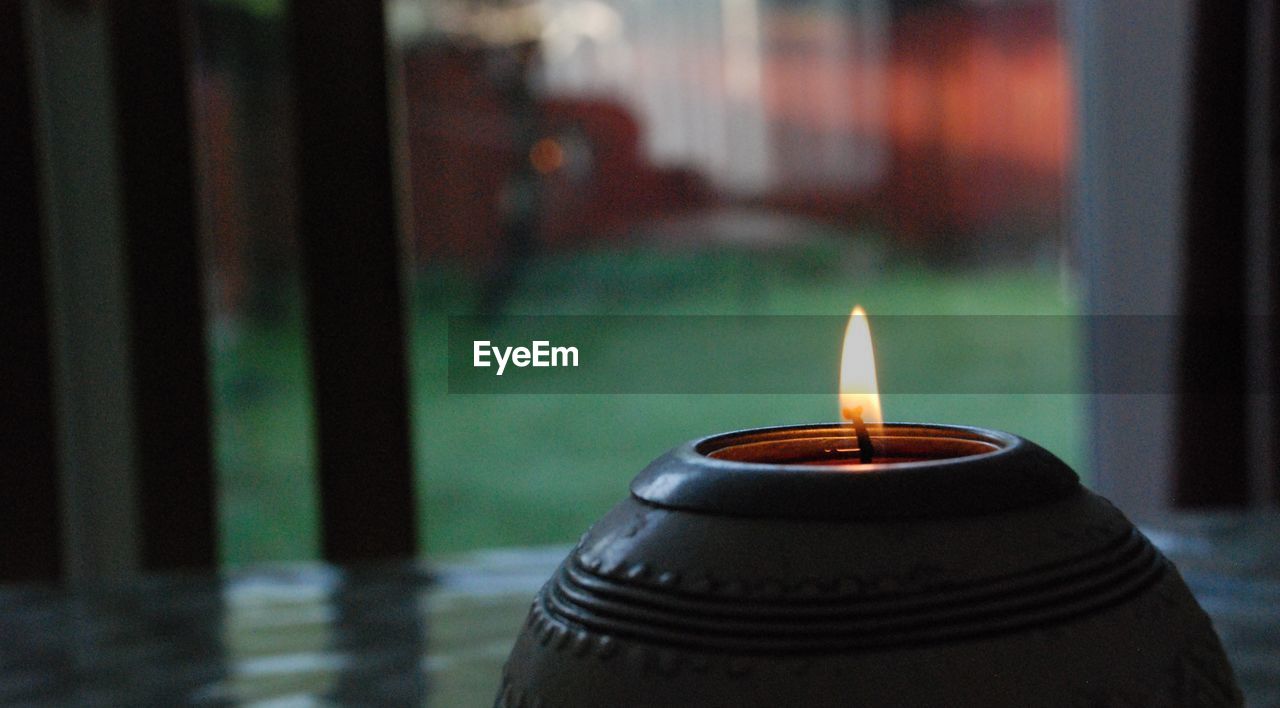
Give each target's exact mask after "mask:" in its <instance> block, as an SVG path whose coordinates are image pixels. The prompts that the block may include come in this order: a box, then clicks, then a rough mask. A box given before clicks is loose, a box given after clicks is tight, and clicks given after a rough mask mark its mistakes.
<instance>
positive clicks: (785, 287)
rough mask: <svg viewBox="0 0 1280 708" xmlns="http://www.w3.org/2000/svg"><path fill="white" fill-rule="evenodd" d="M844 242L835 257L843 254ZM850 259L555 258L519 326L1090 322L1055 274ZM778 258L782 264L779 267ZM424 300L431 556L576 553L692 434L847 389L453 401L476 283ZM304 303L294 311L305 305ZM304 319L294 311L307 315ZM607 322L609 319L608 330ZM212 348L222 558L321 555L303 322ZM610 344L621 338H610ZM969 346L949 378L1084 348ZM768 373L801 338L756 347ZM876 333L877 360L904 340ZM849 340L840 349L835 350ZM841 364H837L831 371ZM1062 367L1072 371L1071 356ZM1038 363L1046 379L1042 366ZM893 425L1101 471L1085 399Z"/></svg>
mask: <svg viewBox="0 0 1280 708" xmlns="http://www.w3.org/2000/svg"><path fill="white" fill-rule="evenodd" d="M832 248H835V247H832ZM845 251H847V248H845V249H844V250H839V251H838V252H837V250H832V249H824V248H808V249H798V250H795V252H789V253H787V254H785V255H784V256H781V257H777V256H771V257H769V258H761V257H760V256H758V255H757V256H748V255H743V254H724V253H713V252H696V251H695V252H669V251H656V250H645V249H632V250H627V251H613V252H607V253H605V252H601V253H579V254H574V255H561V256H554V257H546V258H543V259H539V260H538V261H537V262H536V263H535V264H534V265H533V266H532V267H531V268H529V269H528V270H527V272H526V273H524V275H523V276H522V279H521V285H520V287H519V288H518V289H517V292H516V294H515V295H514V297H513V299H512V302H511V306H510V311H511V312H512V313H515V314H557V315H558V314H770V315H777V314H827V315H829V314H843V313H847V312H848V311H849V308H850V307H851V306H852V304H853V303H855V302H858V303H861V304H862V305H864V306H865V307H866V308H867V310H868V311H869V312H870V313H871V314H872V315H873V316H874V315H887V314H928V315H947V314H962V315H974V314H1054V315H1060V314H1074V313H1075V311H1076V306H1075V303H1074V300H1073V298H1072V296H1071V294H1070V292H1069V288H1067V287H1065V286H1064V285H1063V282H1064V279H1063V278H1061V277H1060V275H1059V273H1058V271H1057V270H1056V269H1054V268H1052V267H1045V268H1037V267H1018V268H1008V269H997V270H954V271H953V270H936V269H929V268H924V267H921V266H913V265H903V264H897V265H893V264H885V263H883V262H878V261H874V260H873V261H872V262H866V261H854V262H850V260H849V259H848V258H841V257H839V256H840V254H841V253H844V252H845ZM766 263H767V265H766ZM415 280H416V283H415V285H416V287H415V289H414V293H415V294H414V296H413V298H412V302H413V307H412V324H411V337H412V341H411V348H410V357H411V369H412V373H411V376H412V383H411V385H412V416H413V426H414V438H415V439H414V443H415V447H416V451H415V454H416V463H417V470H418V478H419V480H418V481H419V484H418V495H419V499H418V503H419V509H420V510H421V519H422V523H421V525H420V529H421V533H422V541H423V544H424V547H425V548H426V549H427V551H428V553H437V554H438V553H451V552H456V551H462V550H468V549H474V548H479V547H486V546H519V545H536V544H543V543H565V542H571V541H572V540H573V539H575V538H576V537H577V536H578V534H580V533H581V532H582V531H584V530H585V529H586V527H587V525H588V524H590V523H591V521H593V520H594V519H596V518H597V517H599V516H600V515H601V514H602V513H603V512H604V511H605V510H606V509H607V508H608V507H609V506H611V505H612V504H613V503H615V502H616V501H617V500H618V499H620V498H622V496H623V495H624V494H626V490H627V482H628V480H630V478H631V477H632V476H634V475H635V473H636V472H638V471H639V470H640V469H641V468H642V467H643V466H644V465H645V464H646V463H647V462H648V461H649V460H651V459H652V458H654V457H655V456H657V455H659V454H660V453H662V452H663V451H665V450H666V449H668V448H670V447H672V446H674V445H676V444H679V443H681V442H683V441H685V440H688V439H690V438H693V437H698V436H702V435H707V434H711V433H715V432H720V431H725V430H732V429H736V428H744V427H751V426H759V425H780V424H788V423H802V422H814V421H827V420H832V419H834V418H835V417H836V413H835V410H836V403H835V395H834V392H833V393H832V394H831V395H824V396H816V395H778V396H774V395H714V396H692V395H596V394H593V395H570V394H559V395H447V394H446V378H445V375H446V361H445V357H444V351H445V346H444V344H445V341H446V339H445V333H446V323H447V317H448V316H449V315H450V314H457V315H462V314H471V313H470V309H469V308H470V307H471V303H472V302H473V301H474V299H475V295H476V284H475V282H473V281H472V280H470V279H468V278H466V277H464V276H462V275H459V274H457V273H453V272H448V273H446V272H436V271H424V272H420V273H419V274H418V275H417V277H416V279H415ZM295 309H296V308H295ZM295 315H296V313H295ZM601 322H602V325H601V326H602V327H605V328H607V327H608V324H607V323H608V320H607V319H602V320H601ZM226 329H227V332H225V333H223V334H222V335H220V336H219V337H218V338H217V339H216V341H215V346H214V349H215V356H214V376H215V391H216V401H215V404H216V405H215V414H216V418H217V430H218V434H217V455H218V464H219V468H220V474H221V503H222V533H223V541H224V543H223V549H224V550H223V556H224V559H225V561H226V562H228V563H233V564H234V563H243V562H249V561H262V560H284V559H297V558H313V557H315V556H316V555H317V549H318V540H317V532H316V523H317V514H316V505H315V486H314V483H313V481H312V479H311V474H312V465H313V452H312V447H311V446H312V428H311V420H310V417H309V415H310V413H309V406H310V398H309V392H308V385H307V382H306V379H307V373H306V369H305V365H304V356H303V355H304V349H305V347H304V340H303V334H302V327H301V324H300V318H299V317H297V316H293V317H284V318H276V319H275V320H274V324H272V323H268V322H266V321H254V320H247V321H239V322H236V323H234V325H233V326H229V327H227V328H226ZM601 336H605V337H607V336H608V332H607V331H605V332H602V333H601ZM936 336H937V337H943V338H953V339H954V340H955V341H954V342H952V343H951V344H952V345H953V346H949V347H948V350H949V351H953V352H954V360H949V362H948V364H949V367H948V368H949V370H950V373H949V374H948V375H956V376H966V377H975V379H974V380H980V381H991V380H996V381H998V380H1001V377H1008V376H1022V377H1025V376H1034V375H1036V372H1037V371H1042V370H1043V368H1044V367H1045V366H1046V364H1045V362H1046V361H1049V360H1053V361H1055V362H1060V361H1061V359H1062V357H1061V355H1060V353H1059V354H1058V355H1057V356H1056V357H1049V356H1048V354H1049V353H1050V352H1051V350H1052V351H1053V352H1060V351H1061V349H1062V348H1063V347H1065V348H1066V349H1067V350H1068V351H1072V352H1076V353H1077V355H1076V356H1075V357H1073V358H1071V362H1072V363H1071V366H1070V368H1071V371H1069V372H1068V373H1067V374H1066V375H1067V376H1068V377H1069V379H1070V380H1078V378H1077V377H1078V376H1079V364H1080V359H1081V356H1080V353H1081V352H1082V349H1081V346H1080V341H1079V339H1078V334H1077V333H1075V332H1065V333H1064V337H1065V341H1052V342H1043V343H1037V344H1036V346H1034V347H1027V346H1026V343H1025V342H1020V343H1010V345H1009V347H1008V348H1007V350H1002V351H1001V352H1000V356H994V357H992V356H967V355H966V352H967V351H969V350H970V349H971V347H967V346H966V341H967V340H968V339H969V338H970V337H971V336H973V333H966V332H960V331H951V332H949V331H941V332H938V333H936ZM758 346H759V347H760V352H759V357H760V360H762V361H769V360H774V359H779V360H785V359H786V354H787V352H786V348H787V344H786V342H781V341H768V340H763V341H760V342H758ZM895 346H898V347H900V348H904V347H909V346H910V343H902V342H899V343H894V342H883V341H877V348H878V349H879V350H880V357H881V359H882V361H881V367H882V368H883V367H884V366H885V362H884V359H885V357H886V355H888V356H892V352H893V350H894V347H895ZM838 347H839V342H834V341H833V342H832V348H833V358H834V352H835V350H836V348H838ZM823 365H825V364H823ZM1054 365H1055V366H1058V365H1059V364H1057V363H1055V364H1054ZM1038 367H1039V368H1038ZM884 408H885V415H886V417H887V418H888V419H890V420H913V421H931V422H953V423H965V424H971V425H980V426H988V427H993V428H999V429H1003V430H1008V431H1011V432H1015V433H1019V434H1022V435H1024V436H1026V437H1028V438H1031V439H1033V440H1035V441H1036V442H1038V443H1040V444H1041V445H1043V446H1044V447H1046V448H1048V449H1049V450H1051V451H1052V452H1054V453H1056V454H1057V455H1059V456H1060V457H1062V458H1063V459H1064V460H1066V461H1067V462H1068V463H1069V464H1071V465H1072V466H1074V467H1075V468H1076V470H1077V471H1079V472H1081V474H1082V476H1085V478H1086V479H1087V478H1088V470H1086V469H1085V468H1084V463H1085V459H1084V456H1083V451H1082V445H1081V430H1082V428H1083V419H1082V417H1083V411H1084V401H1083V397H1082V396H1077V395H958V394H953V395H901V394H898V395H886V396H885V398H884Z"/></svg>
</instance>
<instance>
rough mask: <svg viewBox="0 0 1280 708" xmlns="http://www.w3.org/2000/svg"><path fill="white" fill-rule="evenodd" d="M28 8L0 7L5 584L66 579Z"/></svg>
mask: <svg viewBox="0 0 1280 708" xmlns="http://www.w3.org/2000/svg"><path fill="white" fill-rule="evenodd" d="M22 10H23V3H22V2H20V1H19V0H0V165H3V166H4V167H3V169H0V215H2V216H0V222H2V223H3V224H4V226H3V229H4V236H3V237H0V283H3V284H4V285H3V290H4V294H3V296H0V332H2V333H3V335H0V460H3V463H0V464H3V467H4V469H5V470H7V472H6V474H5V491H4V493H3V494H0V582H4V581H16V580H54V579H56V578H58V577H59V576H60V575H61V566H62V541H61V536H60V534H59V530H58V527H59V521H60V515H61V512H60V510H59V499H58V495H59V488H58V474H57V466H56V458H57V454H56V449H57V441H56V439H55V435H56V433H55V430H56V426H57V421H56V419H55V417H54V407H53V371H52V363H51V362H52V358H51V356H52V352H51V350H50V341H51V340H50V334H51V328H50V326H49V313H50V310H49V303H48V302H47V300H46V294H45V288H46V287H47V273H46V268H45V261H44V248H43V242H42V239H41V233H42V229H43V223H42V216H41V209H40V197H41V195H40V184H39V180H40V175H39V171H38V167H37V164H38V163H37V159H36V154H37V148H36V129H35V120H34V113H33V104H32V96H33V92H32V86H31V76H30V71H29V70H30V66H29V62H28V56H29V54H28V51H29V43H28V36H27V27H28V25H27V23H26V18H25V17H24V16H23V11H22Z"/></svg>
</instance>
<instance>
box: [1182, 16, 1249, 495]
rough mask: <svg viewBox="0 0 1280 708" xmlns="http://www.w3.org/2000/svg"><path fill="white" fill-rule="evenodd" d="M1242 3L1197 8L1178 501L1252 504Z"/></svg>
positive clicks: (1244, 24)
mask: <svg viewBox="0 0 1280 708" xmlns="http://www.w3.org/2000/svg"><path fill="white" fill-rule="evenodd" d="M1248 14H1249V13H1248V3H1223V2H1213V1H1212V0H1199V1H1198V2H1196V3H1195V11H1194V18H1195V25H1194V30H1193V40H1192V41H1193V45H1192V59H1191V61H1192V64H1191V72H1192V74H1191V82H1192V83H1191V114H1190V121H1191V125H1190V131H1191V132H1190V141H1189V148H1190V153H1189V157H1188V163H1187V171H1188V179H1187V182H1186V207H1185V208H1186V248H1185V251H1184V254H1185V258H1184V261H1183V263H1184V273H1185V275H1184V279H1183V285H1184V289H1183V302H1182V328H1181V329H1182V334H1181V351H1180V361H1179V365H1178V366H1179V371H1178V383H1177V386H1178V388H1177V390H1178V416H1177V420H1178V429H1177V436H1178V444H1177V465H1178V467H1177V471H1176V479H1175V485H1174V500H1175V502H1176V503H1177V504H1178V505H1179V506H1192V507H1206V506H1242V505H1244V504H1246V503H1248V501H1249V477H1248V464H1249V460H1250V456H1249V454H1248V436H1249V428H1248V425H1247V420H1246V411H1247V410H1248V401H1247V400H1246V387H1247V383H1248V357H1247V346H1246V345H1247V339H1246V337H1247V334H1248V332H1247V329H1246V325H1247V322H1248V317H1247V312H1248V303H1247V301H1246V267H1245V266H1246V260H1245V259H1246V254H1247V248H1248V228H1247V224H1248V212H1247V208H1248V199H1247V189H1248V184H1249V179H1248V162H1247V157H1248V141H1247V130H1246V126H1247V124H1248V100H1247V99H1248V86H1249V81H1248V76H1249V60H1248V53H1249V49H1248V47H1249V39H1250V38H1249V32H1248Z"/></svg>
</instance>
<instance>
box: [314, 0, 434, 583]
mask: <svg viewBox="0 0 1280 708" xmlns="http://www.w3.org/2000/svg"><path fill="white" fill-rule="evenodd" d="M290 22H291V25H292V27H291V29H292V33H293V35H292V40H293V55H294V62H295V64H294V66H295V82H296V84H295V86H296V89H295V90H296V96H297V107H296V120H297V130H296V131H295V134H296V136H297V149H298V159H297V162H296V164H297V168H298V197H299V236H300V240H301V247H302V254H303V264H304V269H305V277H306V295H307V305H308V327H309V333H310V346H311V365H312V369H313V371H312V376H313V381H314V395H315V406H316V416H317V425H316V431H317V439H318V445H319V455H318V458H319V468H320V469H319V476H320V495H321V499H320V504H321V517H322V524H323V531H322V533H323V548H324V554H325V557H326V558H327V559H329V560H333V561H337V562H348V561H355V560H362V559H371V558H390V557H400V556H408V555H412V554H413V553H414V551H415V545H416V543H415V541H416V532H415V528H414V523H415V517H414V495H413V480H412V468H411V454H410V447H409V422H408V392H407V390H406V386H407V377H406V367H405V351H404V347H405V342H404V337H405V332H404V319H403V318H404V312H403V302H402V299H401V290H400V279H401V272H400V242H399V237H398V233H397V228H396V218H395V202H394V188H393V187H394V184H393V173H392V160H391V142H390V125H389V112H388V106H387V71H386V54H385V33H384V20H383V7H382V3H381V2H350V1H349V0H305V1H303V0H298V1H297V2H294V3H292V6H291V7H290Z"/></svg>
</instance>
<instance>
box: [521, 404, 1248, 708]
mask: <svg viewBox="0 0 1280 708" xmlns="http://www.w3.org/2000/svg"><path fill="white" fill-rule="evenodd" d="M869 433H870V437H871V440H872V441H873V444H874V448H875V456H874V458H873V459H872V461H871V462H870V463H869V464H862V463H858V462H857V461H856V459H857V458H856V456H855V457H851V456H850V455H851V452H850V451H851V449H852V447H851V446H853V445H856V438H854V436H853V434H852V432H851V428H850V427H849V426H847V425H839V424H833V425H815V426H796V427H784V428H767V429H760V430H749V431H743V432H738V433H729V434H726V435H719V436H715V437H711V438H705V439H702V440H697V441H694V442H691V443H688V444H685V445H683V446H681V447H678V448H676V449H674V450H672V451H671V452H669V453H667V454H666V455H664V456H663V457H661V458H659V459H657V460H656V461H654V462H653V463H652V464H650V465H649V467H647V468H646V469H645V470H644V471H642V472H641V473H640V475H639V476H637V477H636V478H635V480H634V481H633V482H632V483H631V495H630V497H628V498H627V499H624V500H623V501H622V502H620V503H619V504H618V505H617V506H615V507H614V508H613V509H612V510H611V511H610V512H609V513H608V514H607V515H605V517H604V518H603V519H601V520H600V521H599V522H597V523H596V524H595V526H594V527H592V529H591V530H590V531H589V532H587V534H586V535H584V536H583V538H582V540H581V542H580V543H579V544H578V545H577V547H576V548H574V550H573V552H572V553H570V555H569V557H568V558H566V559H565V561H564V562H563V564H562V565H561V566H560V568H559V569H558V570H557V571H556V573H555V575H554V576H553V577H552V578H551V580H550V581H548V583H547V584H546V586H544V587H543V589H542V590H541V591H540V592H539V594H538V596H537V598H536V599H535V601H534V603H533V607H532V609H531V610H530V612H529V616H528V619H527V621H526V623H525V626H524V629H523V631H522V632H521V634H520V636H519V638H518V640H517V641H516V645H515V648H514V649H513V650H512V652H511V656H510V658H509V660H508V663H507V665H506V668H505V671H504V675H503V682H502V687H501V689H500V692H499V696H498V699H497V705H498V706H500V707H504V708H516V707H525V706H544V707H546V708H552V707H555V706H611V707H621V706H662V707H664V708H668V707H671V706H734V707H735V708H737V707H741V706H770V707H776V706H956V705H972V706H1019V707H1022V706H1033V705H1034V706H1050V705H1052V706H1058V705H1061V706H1182V705H1196V706H1201V705H1215V706H1216V705H1239V704H1240V703H1241V696H1240V692H1239V690H1238V688H1237V687H1236V684H1235V680H1234V678H1233V675H1232V672H1231V668H1230V666H1229V665H1228V663H1227V661H1226V658H1225V656H1224V654H1223V652H1222V648H1221V646H1220V644H1219V642H1218V639H1217V637H1216V636H1215V634H1214V633H1213V629H1212V627H1211V626H1210V623H1209V620H1208V618H1207V617H1206V615H1205V614H1204V612H1203V611H1202V610H1201V609H1200V607H1199V606H1198V605H1197V604H1196V602H1195V600H1194V599H1193V598H1192V596H1191V594H1190V593H1189V592H1188V591H1187V589H1186V586H1185V585H1184V584H1183V581H1182V579H1181V577H1180V576H1179V575H1178V573H1177V571H1176V570H1175V569H1174V568H1173V567H1172V565H1171V564H1170V563H1169V562H1168V561H1167V560H1165V558H1164V557H1163V556H1161V554H1160V553H1159V552H1158V551H1157V550H1156V549H1155V548H1154V547H1153V546H1152V545H1151V544H1150V543H1149V542H1148V541H1147V539H1146V538H1145V537H1143V536H1142V534H1141V533H1139V532H1138V531H1137V530H1136V529H1135V528H1134V526H1133V525H1132V524H1131V523H1130V522H1129V521H1128V520H1127V519H1126V518H1125V517H1124V515H1123V514H1121V513H1120V512H1119V511H1117V510H1116V509H1115V508H1114V507H1113V506H1111V504H1110V503H1108V502H1107V501H1106V500H1105V499H1103V498H1101V497H1099V496H1097V495H1095V494H1093V493H1091V492H1089V491H1087V490H1086V489H1084V488H1083V487H1082V486H1080V484H1079V481H1078V479H1077V477H1076V475H1075V473H1074V472H1072V471H1071V469H1070V468H1069V467H1067V466H1066V465H1065V464H1064V463H1062V462H1061V461H1060V460H1058V459H1057V458H1056V457H1054V456H1053V455H1051V454H1050V453H1048V452H1046V451H1045V450H1043V449H1042V448H1040V447H1038V446H1036V445H1035V444H1033V443H1030V442H1028V441H1026V440H1024V439H1022V438H1019V437H1017V436H1014V435H1009V434H1006V433H1000V432H994V431H990V430H981V429H976V428H963V427H953V426H939V425H913V424H885V425H872V426H869Z"/></svg>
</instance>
